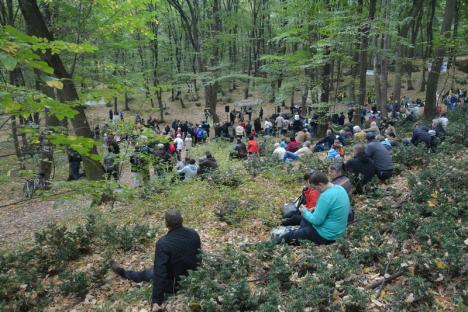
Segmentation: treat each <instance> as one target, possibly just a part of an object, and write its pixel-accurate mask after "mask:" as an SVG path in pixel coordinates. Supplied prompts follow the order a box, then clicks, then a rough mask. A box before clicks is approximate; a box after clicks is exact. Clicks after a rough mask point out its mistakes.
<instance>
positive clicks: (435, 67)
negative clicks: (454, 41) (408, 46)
mask: <svg viewBox="0 0 468 312" xmlns="http://www.w3.org/2000/svg"><path fill="white" fill-rule="evenodd" d="M455 7H456V0H447V1H446V3H445V12H444V20H443V22H442V30H441V36H442V37H445V38H446V39H450V37H451V34H450V31H451V29H452V22H453V18H454V15H455ZM445 54H446V49H445V48H444V46H440V47H438V48H436V49H435V51H434V55H435V59H434V61H433V62H432V66H431V71H430V72H429V75H428V78H427V89H426V105H425V106H424V117H425V118H426V119H428V120H430V119H432V118H433V117H434V116H435V115H436V112H437V110H436V106H437V85H438V82H439V76H440V70H441V68H442V64H443V62H444V56H445Z"/></svg>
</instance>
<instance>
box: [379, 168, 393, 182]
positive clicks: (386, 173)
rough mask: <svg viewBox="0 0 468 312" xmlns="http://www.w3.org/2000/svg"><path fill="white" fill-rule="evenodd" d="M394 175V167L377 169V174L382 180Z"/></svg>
mask: <svg viewBox="0 0 468 312" xmlns="http://www.w3.org/2000/svg"><path fill="white" fill-rule="evenodd" d="M392 175H393V169H391V170H377V176H378V177H379V179H380V180H381V181H385V180H387V179H390V178H391V177H392Z"/></svg>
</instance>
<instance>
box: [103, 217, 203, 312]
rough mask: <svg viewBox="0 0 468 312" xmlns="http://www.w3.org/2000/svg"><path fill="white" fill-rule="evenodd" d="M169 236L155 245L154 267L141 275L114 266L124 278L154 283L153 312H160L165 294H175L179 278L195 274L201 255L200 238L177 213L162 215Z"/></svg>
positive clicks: (113, 264)
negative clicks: (193, 272)
mask: <svg viewBox="0 0 468 312" xmlns="http://www.w3.org/2000/svg"><path fill="white" fill-rule="evenodd" d="M165 219H166V227H167V228H168V230H169V231H168V232H167V234H166V235H164V236H163V237H161V238H160V239H159V240H158V242H157V243H156V252H155V256H154V267H153V268H148V269H145V270H143V271H139V272H134V271H126V270H124V269H123V268H121V267H119V266H118V265H117V264H116V263H115V262H113V263H112V264H111V265H112V270H113V271H114V272H115V273H116V274H118V275H120V276H122V277H123V278H126V279H129V280H132V281H134V282H137V283H139V282H149V281H151V280H152V281H153V296H152V304H153V308H152V311H162V303H163V302H164V295H165V294H166V293H175V292H176V291H177V288H178V285H179V280H180V277H181V276H185V275H187V274H188V271H189V270H195V269H196V268H197V266H198V255H199V253H200V247H201V243H200V236H198V234H197V232H196V231H194V230H192V229H189V228H186V227H184V226H183V225H182V223H183V219H182V216H181V214H180V212H179V211H177V210H175V209H170V210H168V211H166V214H165Z"/></svg>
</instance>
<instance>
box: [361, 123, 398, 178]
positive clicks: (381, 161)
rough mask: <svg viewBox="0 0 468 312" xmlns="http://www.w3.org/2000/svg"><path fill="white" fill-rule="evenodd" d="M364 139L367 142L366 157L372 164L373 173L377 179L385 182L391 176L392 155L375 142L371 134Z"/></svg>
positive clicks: (373, 135)
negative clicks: (374, 172)
mask: <svg viewBox="0 0 468 312" xmlns="http://www.w3.org/2000/svg"><path fill="white" fill-rule="evenodd" d="M366 138H367V141H368V144H367V147H366V155H367V156H368V157H369V158H370V159H372V161H373V162H374V166H375V171H376V174H377V176H378V177H379V179H380V180H381V181H385V180H387V179H389V178H390V177H391V176H392V175H393V167H394V166H393V159H392V154H391V152H390V151H389V150H387V149H386V148H385V147H384V146H383V144H382V143H380V142H379V141H376V140H375V134H374V133H373V132H369V133H368V134H367V136H366Z"/></svg>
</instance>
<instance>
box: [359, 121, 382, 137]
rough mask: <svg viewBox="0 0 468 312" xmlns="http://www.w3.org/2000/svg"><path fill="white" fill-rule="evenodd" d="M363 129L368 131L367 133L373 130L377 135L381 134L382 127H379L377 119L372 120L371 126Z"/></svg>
mask: <svg viewBox="0 0 468 312" xmlns="http://www.w3.org/2000/svg"><path fill="white" fill-rule="evenodd" d="M363 131H364V132H366V133H369V132H373V133H374V134H375V135H379V134H380V129H379V127H378V126H377V122H375V121H372V122H371V123H370V127H369V128H367V129H364V130H363Z"/></svg>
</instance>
